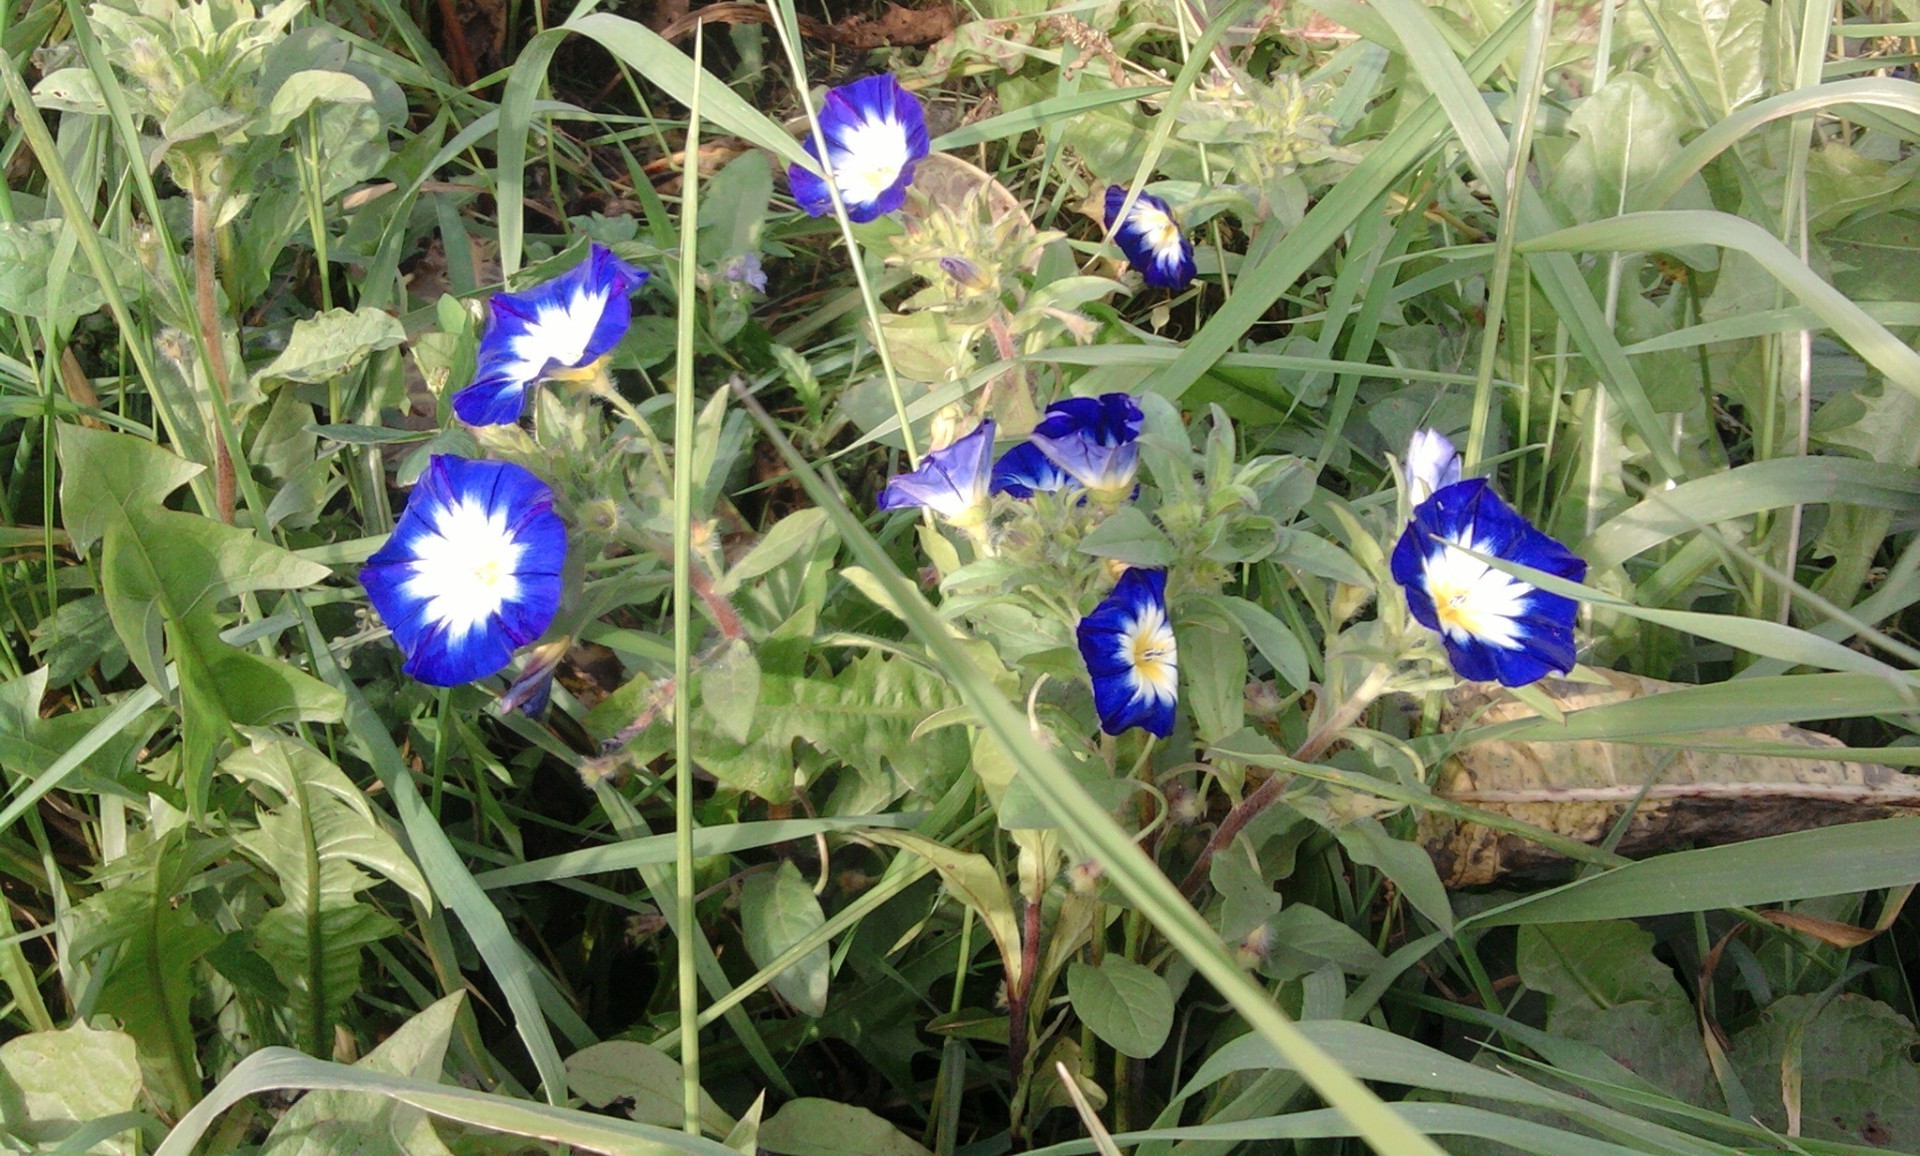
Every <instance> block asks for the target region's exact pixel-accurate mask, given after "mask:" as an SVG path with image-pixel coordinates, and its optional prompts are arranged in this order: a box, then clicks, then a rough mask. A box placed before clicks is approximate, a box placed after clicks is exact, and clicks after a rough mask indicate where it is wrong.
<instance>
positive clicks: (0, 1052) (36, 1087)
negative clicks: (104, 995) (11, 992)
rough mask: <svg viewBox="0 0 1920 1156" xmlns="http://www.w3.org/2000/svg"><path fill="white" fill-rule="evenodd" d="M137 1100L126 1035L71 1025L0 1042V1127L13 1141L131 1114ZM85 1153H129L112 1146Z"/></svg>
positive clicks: (43, 1138) (45, 1138)
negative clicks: (124, 1113) (102, 1118)
mask: <svg viewBox="0 0 1920 1156" xmlns="http://www.w3.org/2000/svg"><path fill="white" fill-rule="evenodd" d="M139 1099H140V1061H139V1056H138V1054H137V1052H136V1050H135V1045H134V1041H133V1037H132V1036H130V1035H127V1034H126V1033H125V1032H116V1031H95V1030H94V1029H92V1028H90V1027H88V1026H87V1025H85V1024H83V1023H75V1024H74V1025H73V1026H72V1027H69V1028H67V1029H65V1030H64V1031H50V1032H29V1033H27V1034H26V1035H22V1036H15V1037H14V1038H13V1039H10V1040H8V1041H7V1042H6V1043H4V1044H0V1128H3V1129H4V1130H5V1131H6V1132H8V1133H9V1134H11V1135H12V1136H13V1137H14V1138H15V1139H18V1140H25V1141H28V1142H38V1143H46V1142H50V1141H57V1140H60V1139H62V1138H63V1137H64V1136H65V1135H66V1134H67V1133H70V1132H72V1131H73V1129H74V1127H75V1126H76V1125H79V1124H85V1123H87V1122H89V1121H92V1120H97V1119H99V1118H101V1117H103V1116H111V1115H113V1114H115V1113H117V1112H131V1111H132V1110H133V1108H134V1106H135V1105H136V1104H137V1103H138V1102H139ZM16 1112H17V1113H18V1114H17V1115H16ZM88 1150H89V1151H105V1152H109V1153H122V1152H131V1151H132V1150H133V1149H132V1148H131V1147H130V1146H129V1145H127V1144H126V1143H124V1142H112V1143H109V1144H106V1145H103V1146H102V1147H99V1148H90V1149H88Z"/></svg>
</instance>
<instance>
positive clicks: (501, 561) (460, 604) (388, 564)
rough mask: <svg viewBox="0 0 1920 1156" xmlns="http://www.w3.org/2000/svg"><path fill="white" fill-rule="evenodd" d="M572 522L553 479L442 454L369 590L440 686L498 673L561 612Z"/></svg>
mask: <svg viewBox="0 0 1920 1156" xmlns="http://www.w3.org/2000/svg"><path fill="white" fill-rule="evenodd" d="M566 539H567V535H566V527H565V526H564V525H563V524H562V523H561V521H560V517H559V515H557V514H555V513H554V512H553V492H552V491H551V490H550V489H548V488H547V485H546V483H544V482H542V481H540V479H538V478H536V477H534V476H533V475H532V474H531V473H529V472H528V471H527V470H525V469H524V468H522V467H520V466H517V465H514V464H513V463H511V462H482V461H469V460H467V459H464V458H456V457H450V456H445V455H436V456H434V457H433V458H432V459H431V460H430V461H429V462H428V464H427V468H426V470H425V472H423V473H422V474H421V476H420V481H419V483H418V484H417V485H416V486H415V487H414V491H413V494H412V495H411V496H410V497H409V499H408V501H407V507H406V509H405V510H404V511H402V512H401V515H400V519H399V521H398V522H397V523H396V524H395V526H394V529H393V534H392V535H391V536H390V537H389V538H388V539H387V542H386V544H385V545H383V546H382V547H381V548H380V549H379V550H377V551H375V552H374V554H373V556H372V557H371V558H369V559H367V565H366V566H365V568H363V569H362V570H361V571H360V582H361V585H363V586H365V587H366V590H367V597H368V599H369V601H371V602H372V603H373V607H374V609H375V610H377V611H378V612H379V614H380V617H381V618H382V619H383V620H385V621H386V623H387V625H388V627H389V628H390V629H391V630H392V631H393V638H394V641H395V642H396V643H397V644H398V645H399V646H400V649H401V650H402V651H404V652H405V653H406V655H407V662H406V666H405V668H404V669H405V670H406V672H407V673H408V674H411V675H413V676H414V677H415V678H418V679H419V680H420V681H422V682H426V683H431V684H432V685H434V686H456V685H459V684H460V683H465V682H472V681H473V680H475V679H478V678H485V677H486V676H487V675H490V674H492V673H494V672H495V671H497V670H499V669H500V668H501V667H503V666H505V665H506V664H507V662H508V661H509V660H510V659H511V658H512V657H513V652H514V651H515V650H516V649H517V648H519V647H520V646H522V645H524V644H526V643H528V642H531V641H533V640H534V639H536V638H538V637H539V636H540V635H541V634H543V633H545V631H546V629H547V627H548V626H549V625H551V624H552V622H553V616H554V614H555V612H556V611H557V610H558V609H559V607H560V594H561V577H560V571H561V568H562V566H563V565H564V564H565V561H566V548H567V541H566Z"/></svg>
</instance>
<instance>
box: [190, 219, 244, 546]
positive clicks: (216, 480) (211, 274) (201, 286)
mask: <svg viewBox="0 0 1920 1156" xmlns="http://www.w3.org/2000/svg"><path fill="white" fill-rule="evenodd" d="M213 247H214V241H213V205H212V203H211V201H210V200H209V198H208V196H207V194H206V193H205V192H204V191H199V190H196V191H195V192H194V194H193V303H194V308H195V310H196V311H197V312H198V313H199V315H200V332H201V334H202V335H203V336H204V337H205V339H206V348H207V377H208V378H209V379H210V381H209V386H210V388H211V389H212V390H213V391H214V393H215V395H216V402H215V404H216V406H217V408H218V409H219V410H221V411H224V410H225V409H226V406H227V401H228V395H227V346H226V342H225V340H224V339H223V337H222V334H221V329H220V310H219V307H218V306H217V305H216V304H215V302H214V296H213V290H214V283H215V282H214V279H215V271H214V261H213ZM234 482H235V479H234V473H233V454H232V452H231V451H230V450H229V449H228V448H227V431H226V430H225V429H224V428H223V423H222V422H221V421H220V420H219V418H218V416H216V417H215V420H214V422H213V484H214V503H215V505H216V506H217V507H218V516H219V518H220V520H221V521H222V522H228V523H231V522H232V521H233V506H234Z"/></svg>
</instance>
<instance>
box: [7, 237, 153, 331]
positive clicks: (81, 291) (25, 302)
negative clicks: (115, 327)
mask: <svg viewBox="0 0 1920 1156" xmlns="http://www.w3.org/2000/svg"><path fill="white" fill-rule="evenodd" d="M63 238H64V239H65V243H64V244H63V243H62V241H63ZM114 255H115V256H117V257H122V258H125V254H124V253H123V252H120V251H118V250H117V249H116V250H114ZM74 256H75V249H74V245H73V241H72V239H71V237H70V236H67V235H66V225H65V223H64V222H62V221H7V222H0V309H4V310H5V311H7V312H8V313H18V314H20V315H22V316H25V317H32V318H36V319H38V320H41V321H45V322H47V323H49V324H51V325H53V326H55V327H60V326H64V325H66V324H68V323H69V322H71V321H73V320H74V319H75V318H79V317H85V316H86V315H87V314H89V313H92V312H94V311H95V310H97V309H99V308H101V307H102V306H104V305H105V304H106V303H107V294H106V290H105V289H103V288H101V286H100V282H99V281H97V280H95V279H94V277H93V275H92V273H90V272H89V271H88V270H87V269H86V268H85V267H84V264H76V263H75V262H74V260H73V258H74ZM137 267H138V266H136V265H134V264H133V262H132V261H131V260H130V259H127V260H123V262H122V264H121V265H120V266H119V268H120V269H122V270H125V269H129V268H137ZM56 268H57V269H58V271H59V274H60V275H59V277H58V278H55V277H54V275H53V274H54V272H55V270H56ZM131 281H132V277H131V276H128V277H125V278H123V279H122V282H121V283H122V286H123V287H125V286H127V285H129V284H130V283H131ZM56 291H57V294H58V295H57V296H56V295H55V294H56Z"/></svg>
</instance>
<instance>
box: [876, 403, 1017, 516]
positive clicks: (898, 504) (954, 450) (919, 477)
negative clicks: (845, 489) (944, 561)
mask: <svg viewBox="0 0 1920 1156" xmlns="http://www.w3.org/2000/svg"><path fill="white" fill-rule="evenodd" d="M992 470H993V421H992V419H991V418H989V419H988V420H986V421H983V422H981V423H980V425H979V426H978V427H977V428H976V429H975V430H974V431H973V432H972V433H970V434H968V435H967V436H965V437H963V438H960V439H958V440H956V441H955V442H954V443H953V444H951V445H949V446H946V447H944V448H942V449H937V450H934V451H932V452H931V453H929V454H927V456H926V457H924V458H922V459H921V460H920V468H919V469H917V470H914V471H913V472H911V473H906V474H900V475H898V476H897V477H895V478H893V479H891V480H890V481H888V482H887V488H886V489H884V490H882V491H881V492H880V500H879V502H878V505H879V507H880V508H881V509H882V510H899V509H904V508H906V507H908V506H925V507H927V508H928V509H930V510H933V511H934V512H935V513H937V514H939V515H941V516H942V517H944V518H949V519H953V518H958V517H960V516H962V515H964V514H966V513H967V512H968V511H971V510H976V509H978V508H979V507H980V506H981V505H983V504H984V503H985V502H986V500H987V496H988V488H987V487H988V483H989V482H990V481H991V479H992Z"/></svg>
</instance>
